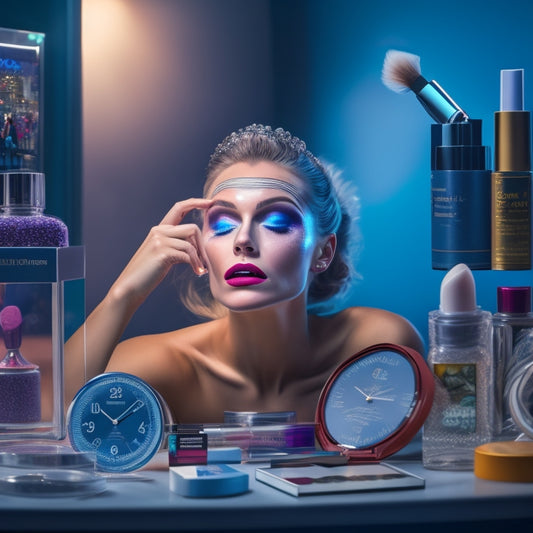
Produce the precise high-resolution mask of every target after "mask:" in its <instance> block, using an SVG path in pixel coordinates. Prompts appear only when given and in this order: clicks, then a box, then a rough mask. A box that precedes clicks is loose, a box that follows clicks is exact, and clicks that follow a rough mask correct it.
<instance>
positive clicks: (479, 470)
mask: <svg viewBox="0 0 533 533" xmlns="http://www.w3.org/2000/svg"><path fill="white" fill-rule="evenodd" d="M474 474H475V475H476V476H477V477H479V478H482V479H489V480H491V481H511V482H518V483H531V482H532V481H533V442H531V441H501V442H488V443H486V444H482V445H481V446H478V447H477V448H476V449H475V450H474Z"/></svg>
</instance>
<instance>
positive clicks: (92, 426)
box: [82, 420, 96, 433]
mask: <svg viewBox="0 0 533 533" xmlns="http://www.w3.org/2000/svg"><path fill="white" fill-rule="evenodd" d="M82 427H85V428H87V429H86V430H85V431H87V433H92V432H93V431H94V429H95V428H96V425H95V423H94V422H93V421H92V420H91V421H90V422H84V423H83V424H82Z"/></svg>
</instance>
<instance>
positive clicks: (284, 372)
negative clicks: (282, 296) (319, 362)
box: [225, 299, 312, 390]
mask: <svg viewBox="0 0 533 533" xmlns="http://www.w3.org/2000/svg"><path fill="white" fill-rule="evenodd" d="M226 320H227V326H228V328H227V336H226V348H227V349H226V350H225V353H226V357H227V358H228V359H227V362H228V363H230V364H232V365H234V366H235V367H236V368H237V369H239V371H240V372H242V373H243V375H245V376H247V377H248V378H250V379H251V380H252V381H254V382H255V383H256V384H257V386H258V387H260V388H263V387H265V388H266V387H268V388H270V389H272V388H273V387H274V388H278V389H279V390H282V389H283V387H284V386H285V385H286V384H287V383H289V382H292V381H294V378H295V376H299V377H302V376H303V374H305V372H306V368H308V365H309V363H310V360H311V358H312V353H311V345H312V342H311V334H310V331H309V322H308V315H307V310H306V306H305V302H303V301H301V300H299V299H296V300H292V301H290V302H284V303H283V304H280V305H277V306H275V307H269V308H268V309H262V310H257V311H249V312H240V313H235V312H231V311H230V312H229V314H228V316H227V317H226Z"/></svg>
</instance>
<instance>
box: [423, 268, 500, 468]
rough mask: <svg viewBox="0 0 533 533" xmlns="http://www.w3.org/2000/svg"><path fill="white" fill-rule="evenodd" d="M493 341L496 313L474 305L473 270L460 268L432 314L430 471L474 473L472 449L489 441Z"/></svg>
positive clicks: (426, 438) (426, 457) (426, 453)
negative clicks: (432, 390) (469, 471)
mask: <svg viewBox="0 0 533 533" xmlns="http://www.w3.org/2000/svg"><path fill="white" fill-rule="evenodd" d="M491 343H492V315H491V313H489V312H488V311H483V310H482V309H480V308H479V307H478V306H477V305H476V288H475V282H474V277H473V275H472V272H471V271H470V269H469V268H468V267H467V266H466V265H465V264H458V265H456V266H454V267H453V268H452V269H451V270H450V271H449V272H448V273H447V274H446V276H445V277H444V279H443V281H442V284H441V291H440V308H439V309H438V310H435V311H431V312H430V313H429V345H430V349H429V354H428V364H429V366H430V368H431V370H432V371H433V374H434V376H435V398H434V401H433V407H432V409H431V412H430V414H429V416H428V418H427V420H426V423H425V424H424V431H423V438H422V455H423V464H424V466H425V467H426V468H431V469H437V470H472V469H473V467H474V449H475V448H476V447H477V446H479V445H480V444H483V443H485V442H488V441H490V440H491V437H492V430H491V427H492V419H493V416H494V414H493V411H494V407H493V406H494V401H493V386H492V364H491V362H492V361H491V359H492V352H491Z"/></svg>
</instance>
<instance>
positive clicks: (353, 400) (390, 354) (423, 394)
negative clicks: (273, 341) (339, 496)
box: [315, 344, 435, 463]
mask: <svg viewBox="0 0 533 533" xmlns="http://www.w3.org/2000/svg"><path fill="white" fill-rule="evenodd" d="M434 388H435V385H434V377H433V374H432V372H431V370H430V369H429V367H428V365H427V363H426V361H425V360H424V358H423V357H422V356H421V355H420V354H419V353H418V352H416V351H415V350H413V349H411V348H407V347H405V346H400V345H396V344H376V345H373V346H370V347H368V348H366V349H364V350H362V351H361V352H359V353H357V354H355V355H353V356H352V357H350V358H349V359H347V360H346V361H345V362H344V363H342V364H341V365H340V366H339V367H338V368H337V369H336V370H335V371H334V372H333V374H332V375H331V376H330V377H329V379H328V380H327V382H326V384H325V385H324V388H323V389H322V392H321V394H320V399H319V402H318V407H317V411H316V420H315V421H316V424H317V426H316V434H317V439H318V441H319V443H320V445H321V447H322V448H323V449H324V450H326V451H338V452H341V453H342V454H343V455H346V456H347V457H348V461H349V462H351V463H352V462H373V461H375V462H377V461H380V460H381V459H384V458H386V457H388V456H390V455H392V454H393V453H395V452H397V451H399V450H400V449H402V448H403V447H404V446H406V445H407V444H408V443H409V442H410V441H411V440H412V439H413V437H414V436H415V435H416V433H417V432H418V431H419V429H420V428H421V427H422V424H423V423H424V421H425V419H426V417H427V416H428V414H429V411H430V409H431V406H432V403H433V394H434Z"/></svg>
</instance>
